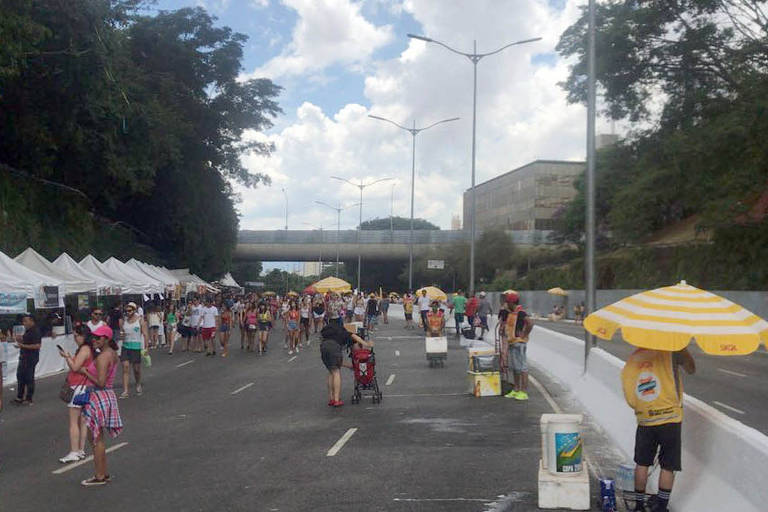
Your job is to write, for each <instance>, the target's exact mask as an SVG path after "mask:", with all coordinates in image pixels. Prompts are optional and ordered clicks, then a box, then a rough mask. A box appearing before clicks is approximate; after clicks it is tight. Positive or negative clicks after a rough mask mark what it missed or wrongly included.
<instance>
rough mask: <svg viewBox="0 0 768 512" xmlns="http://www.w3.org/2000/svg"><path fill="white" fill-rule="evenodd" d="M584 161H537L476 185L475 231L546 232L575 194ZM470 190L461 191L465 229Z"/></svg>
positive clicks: (468, 222) (468, 223) (469, 214)
mask: <svg viewBox="0 0 768 512" xmlns="http://www.w3.org/2000/svg"><path fill="white" fill-rule="evenodd" d="M585 167H586V164H585V163H584V162H569V161H561V160H536V161H534V162H531V163H529V164H527V165H524V166H522V167H519V168H517V169H513V170H511V171H509V172H506V173H504V174H501V175H499V176H496V177H495V178H492V179H490V180H488V181H486V182H484V183H480V184H478V185H476V186H475V194H476V202H477V207H476V209H477V221H476V228H477V230H478V231H482V230H486V229H505V230H507V231H528V232H534V231H535V232H541V233H548V232H550V231H551V230H553V229H554V228H555V227H556V224H557V222H558V221H557V219H556V218H555V216H556V214H557V213H558V212H559V211H561V210H562V209H563V208H564V207H565V206H566V205H567V204H568V203H569V202H570V201H571V200H573V198H574V197H576V189H575V188H574V182H575V181H576V178H577V177H579V176H580V175H581V174H583V173H584V169H585ZM471 223H472V189H468V190H467V191H465V192H464V229H470V228H471V226H472V224H471Z"/></svg>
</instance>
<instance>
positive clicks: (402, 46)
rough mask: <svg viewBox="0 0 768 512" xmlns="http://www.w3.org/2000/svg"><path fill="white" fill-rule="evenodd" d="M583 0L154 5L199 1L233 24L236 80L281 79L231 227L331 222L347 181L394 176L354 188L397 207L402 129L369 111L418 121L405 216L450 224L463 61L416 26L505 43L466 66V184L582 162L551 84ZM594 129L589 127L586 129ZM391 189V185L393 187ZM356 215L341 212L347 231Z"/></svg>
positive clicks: (271, 0) (381, 210)
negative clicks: (262, 176)
mask: <svg viewBox="0 0 768 512" xmlns="http://www.w3.org/2000/svg"><path fill="white" fill-rule="evenodd" d="M585 3H586V0H577V1H574V0H359V1H354V0H160V1H159V3H158V7H159V8H163V9H175V8H179V7H182V6H186V5H202V6H204V7H205V8H206V9H208V11H209V12H211V13H212V14H214V15H215V16H217V17H218V18H219V20H218V23H220V24H223V25H228V26H230V27H232V28H233V29H234V30H236V31H239V32H242V33H245V34H247V35H248V36H249V38H250V39H249V41H248V43H247V46H246V49H245V59H244V69H243V76H245V77H268V78H271V79H272V80H274V81H275V82H276V83H277V84H279V85H281V86H282V87H284V92H283V94H282V96H281V97H280V99H279V101H280V105H281V106H282V108H283V110H284V111H285V114H284V115H283V116H281V117H280V118H279V119H277V121H276V123H275V127H274V128H273V129H271V130H269V131H268V132H267V133H251V134H249V135H248V136H249V137H258V138H262V139H268V140H270V141H273V142H274V143H275V146H276V151H275V153H274V154H273V156H272V157H271V158H268V159H261V158H257V157H253V156H250V157H246V158H245V162H246V165H247V166H248V167H249V168H250V169H252V170H253V171H259V172H264V173H266V174H268V175H269V176H271V178H272V185H271V186H269V187H260V188H258V189H255V190H241V193H242V197H243V202H242V204H241V205H240V206H239V209H240V212H241V214H242V217H241V222H240V224H241V228H243V229H281V228H283V227H284V225H285V217H284V208H285V199H284V195H283V193H282V191H281V189H283V188H285V189H286V191H287V196H288V227H289V228H290V229H313V228H312V227H311V226H309V225H312V226H315V227H318V226H321V225H322V227H323V228H331V229H333V228H335V225H336V214H335V212H334V211H333V210H330V209H326V208H323V207H322V206H319V205H317V204H315V203H314V201H315V200H323V201H326V202H329V203H331V204H339V203H340V204H342V205H346V204H352V203H356V202H357V201H358V199H359V197H358V194H359V191H358V189H357V188H355V187H352V186H350V185H346V184H343V183H340V182H337V181H334V180H332V179H331V178H330V176H332V175H336V176H342V177H346V178H349V179H351V180H353V181H360V180H364V181H373V180H376V179H378V178H382V177H390V178H393V180H394V181H392V182H391V184H390V183H386V182H385V183H380V184H377V185H374V186H372V187H370V188H367V189H366V190H365V195H364V210H363V218H364V219H370V218H374V217H386V216H388V215H389V214H390V207H391V202H390V200H391V198H392V195H394V212H395V214H396V215H398V214H399V215H403V216H408V215H409V204H410V203H409V201H410V171H411V135H410V134H409V133H407V132H404V131H402V130H399V129H397V128H396V127H394V126H392V125H389V124H387V123H383V122H380V121H375V120H372V119H369V118H368V117H367V116H368V115H369V114H374V115H379V116H383V117H387V118H390V119H393V120H395V121H397V122H398V123H400V124H404V125H411V123H412V122H413V121H414V120H415V121H416V123H417V126H424V125H428V124H431V123H433V122H435V121H439V120H441V119H445V118H450V117H460V118H461V119H460V120H459V121H457V122H453V123H448V124H444V125H440V126H437V127H434V128H432V129H430V130H428V131H425V132H423V133H422V134H420V135H419V136H418V138H417V153H416V173H417V174H416V194H415V201H416V216H418V217H423V218H426V219H428V220H430V221H431V222H433V223H435V224H437V225H439V226H440V227H442V228H449V227H450V222H451V216H452V214H455V213H460V212H461V209H462V207H461V204H462V203H461V201H462V193H463V191H464V190H466V189H467V188H468V187H469V185H470V179H471V178H470V169H471V135H472V65H471V63H470V62H469V60H468V59H466V58H465V57H461V56H459V55H455V54H452V53H450V52H448V51H447V50H445V49H444V48H442V47H440V46H437V45H434V44H427V43H424V42H422V41H417V40H411V39H408V38H407V37H406V34H407V33H409V32H411V33H417V34H424V35H427V36H429V37H431V38H433V39H438V40H441V41H443V42H445V43H447V44H449V45H450V46H453V47H455V48H457V49H461V50H465V51H467V50H471V48H472V42H473V39H476V40H477V45H478V50H479V51H480V52H486V51H491V50H494V49H496V48H498V47H500V46H503V45H505V44H507V43H510V42H513V41H517V40H521V39H529V38H533V37H541V38H542V40H541V41H539V42H536V43H531V44H526V45H523V46H517V47H512V48H509V49H507V50H505V51H504V52H502V53H500V54H497V55H493V56H490V57H488V58H486V59H484V60H482V61H481V62H480V63H479V65H478V110H477V114H478V115H477V119H478V121H477V180H478V183H479V182H482V181H485V180H487V179H489V178H492V177H494V176H496V175H498V174H501V173H503V172H505V171H508V170H510V169H513V168H515V167H518V166H521V165H524V164H526V163H528V162H530V161H532V160H535V159H564V160H583V159H584V155H585V143H584V133H585V118H586V114H585V109H584V108H583V107H581V106H579V105H568V104H567V103H566V101H565V93H564V92H563V91H562V90H561V89H560V87H558V85H557V83H558V82H559V81H561V80H563V79H564V78H565V76H566V74H567V69H568V62H566V61H564V60H563V59H561V58H559V57H558V56H557V54H556V53H555V52H554V47H555V45H556V44H557V41H558V39H559V36H560V34H561V33H562V32H563V30H564V29H565V28H566V27H568V26H569V25H570V24H571V23H572V22H573V21H574V20H575V19H576V17H577V15H578V12H579V6H581V5H583V4H585ZM599 126H600V125H599ZM393 184H394V187H393V186H392V185H393ZM357 216H358V211H357V209H356V208H353V209H351V210H349V211H347V212H345V213H343V214H342V229H344V228H354V226H355V225H356V224H357ZM308 224H309V225H308Z"/></svg>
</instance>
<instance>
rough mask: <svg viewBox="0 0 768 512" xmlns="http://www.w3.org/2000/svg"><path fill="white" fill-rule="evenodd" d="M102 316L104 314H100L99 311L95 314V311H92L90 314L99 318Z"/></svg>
mask: <svg viewBox="0 0 768 512" xmlns="http://www.w3.org/2000/svg"><path fill="white" fill-rule="evenodd" d="M103 314H104V313H102V312H101V311H99V312H98V313H97V312H95V311H94V312H93V313H91V315H93V316H101V315H103Z"/></svg>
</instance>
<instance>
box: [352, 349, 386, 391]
mask: <svg viewBox="0 0 768 512" xmlns="http://www.w3.org/2000/svg"><path fill="white" fill-rule="evenodd" d="M350 356H351V357H352V370H353V371H354V372H355V391H354V392H353V394H352V403H353V404H359V403H360V399H361V398H362V396H363V393H362V392H363V391H371V397H372V398H373V403H375V404H377V403H380V402H381V399H382V396H381V391H379V383H378V381H377V380H376V356H375V355H374V354H373V350H368V349H356V350H354V349H353V350H352V352H351V354H350Z"/></svg>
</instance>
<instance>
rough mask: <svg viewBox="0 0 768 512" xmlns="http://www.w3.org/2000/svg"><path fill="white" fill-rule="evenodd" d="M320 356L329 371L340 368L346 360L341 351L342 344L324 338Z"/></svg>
mask: <svg viewBox="0 0 768 512" xmlns="http://www.w3.org/2000/svg"><path fill="white" fill-rule="evenodd" d="M320 357H321V358H322V360H323V364H324V365H325V367H326V368H327V369H328V370H329V371H330V370H338V369H340V368H341V366H342V363H343V362H344V356H343V354H342V353H341V345H339V344H338V343H336V342H335V341H334V340H323V341H322V343H320Z"/></svg>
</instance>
